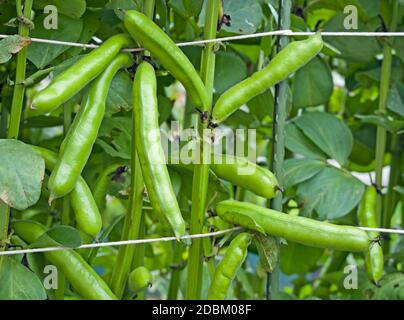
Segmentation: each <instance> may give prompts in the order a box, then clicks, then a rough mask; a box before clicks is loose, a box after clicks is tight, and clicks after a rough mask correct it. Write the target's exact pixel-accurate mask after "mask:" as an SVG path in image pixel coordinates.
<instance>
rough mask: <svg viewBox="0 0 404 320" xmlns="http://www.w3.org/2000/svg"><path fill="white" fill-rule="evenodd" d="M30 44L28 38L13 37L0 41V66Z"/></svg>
mask: <svg viewBox="0 0 404 320" xmlns="http://www.w3.org/2000/svg"><path fill="white" fill-rule="evenodd" d="M30 43H31V40H30V39H29V38H24V37H20V36H18V35H13V36H10V37H8V38H5V39H3V40H0V64H2V63H6V62H7V61H9V60H10V59H11V57H12V56H13V54H15V53H17V52H18V51H20V50H21V49H22V48H24V47H26V46H27V45H29V44H30Z"/></svg>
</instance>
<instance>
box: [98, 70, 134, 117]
mask: <svg viewBox="0 0 404 320" xmlns="http://www.w3.org/2000/svg"><path fill="white" fill-rule="evenodd" d="M132 105H133V94H132V80H131V79H130V77H129V74H128V73H127V72H125V71H123V70H122V71H120V72H118V74H117V75H116V76H115V77H114V79H113V80H112V83H111V86H110V88H109V91H108V97H107V102H106V111H105V112H106V113H107V114H114V113H118V112H121V111H129V110H132Z"/></svg>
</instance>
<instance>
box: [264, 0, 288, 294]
mask: <svg viewBox="0 0 404 320" xmlns="http://www.w3.org/2000/svg"><path fill="white" fill-rule="evenodd" d="M291 8H292V1H291V0H279V9H280V18H279V21H278V25H279V29H282V30H288V29H290V12H291ZM288 43H289V38H288V37H281V38H280V40H279V45H278V51H280V50H282V49H283V48H284V47H286V46H287V45H288ZM288 86H289V84H288V80H285V81H282V82H281V83H280V84H279V85H278V86H276V89H275V106H274V115H273V140H272V141H273V150H272V161H269V163H272V166H273V167H272V170H273V172H274V174H275V176H276V177H277V179H278V181H279V183H280V185H281V186H283V162H284V159H285V124H286V117H287V112H286V109H287V95H288ZM272 208H273V209H275V210H278V211H282V209H283V208H282V194H281V193H279V194H278V195H277V196H276V197H275V199H274V200H273V201H272ZM278 242H279V240H278ZM278 245H279V243H278ZM278 260H279V257H278ZM279 273H280V270H279V261H278V264H277V266H276V268H275V269H274V272H273V273H272V274H271V277H270V281H269V282H270V288H269V289H270V293H269V292H267V298H268V297H270V298H271V299H276V297H277V294H278V292H279Z"/></svg>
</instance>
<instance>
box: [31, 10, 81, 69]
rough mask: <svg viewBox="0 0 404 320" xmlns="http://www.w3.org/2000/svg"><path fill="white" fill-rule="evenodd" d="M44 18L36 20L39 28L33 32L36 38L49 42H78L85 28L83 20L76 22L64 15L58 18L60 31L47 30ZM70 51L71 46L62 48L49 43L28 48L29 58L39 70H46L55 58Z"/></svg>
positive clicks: (35, 44) (34, 44) (40, 17)
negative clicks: (43, 21)
mask: <svg viewBox="0 0 404 320" xmlns="http://www.w3.org/2000/svg"><path fill="white" fill-rule="evenodd" d="M42 20H43V16H38V17H37V18H36V19H35V25H36V26H37V27H36V28H35V30H34V31H33V32H32V35H31V36H32V37H34V38H44V39H49V40H59V41H69V42H77V41H78V40H79V38H80V35H81V30H82V28H83V21H82V20H74V19H72V18H68V17H66V16H63V15H59V16H58V29H55V30H54V29H52V30H48V29H45V28H44V26H43V23H42ZM68 49H69V46H61V45H54V44H47V43H38V42H35V43H32V44H31V45H30V46H29V47H28V51H27V58H28V59H29V60H30V61H31V62H32V63H33V64H34V65H35V66H36V67H37V68H39V69H42V68H44V67H45V66H47V65H48V64H49V63H51V62H52V61H53V60H54V59H55V58H57V57H58V56H59V55H61V54H62V53H63V52H65V51H66V50H68Z"/></svg>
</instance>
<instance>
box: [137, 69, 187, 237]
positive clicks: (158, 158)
mask: <svg viewBox="0 0 404 320" xmlns="http://www.w3.org/2000/svg"><path fill="white" fill-rule="evenodd" d="M156 82H157V81H156V74H155V71H154V69H153V67H152V66H151V65H150V64H149V63H147V62H142V63H141V64H140V65H139V67H138V69H137V71H136V75H135V81H134V85H133V90H134V95H133V96H134V130H135V143H136V150H137V152H138V155H139V161H140V165H141V167H142V173H143V177H144V181H145V184H146V188H147V192H148V194H149V198H150V201H151V204H152V206H153V208H154V210H156V211H157V212H158V214H159V215H162V216H164V217H165V218H167V220H168V222H169V224H170V225H171V228H172V229H173V231H174V234H175V236H176V237H177V238H178V237H180V236H183V235H184V234H185V221H184V219H183V217H182V215H181V211H180V208H179V205H178V202H177V199H176V197H175V193H174V190H173V187H172V184H171V180H170V176H169V174H168V170H167V165H166V159H165V155H164V151H163V147H162V144H161V136H160V128H159V123H158V106H157V83H156Z"/></svg>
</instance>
